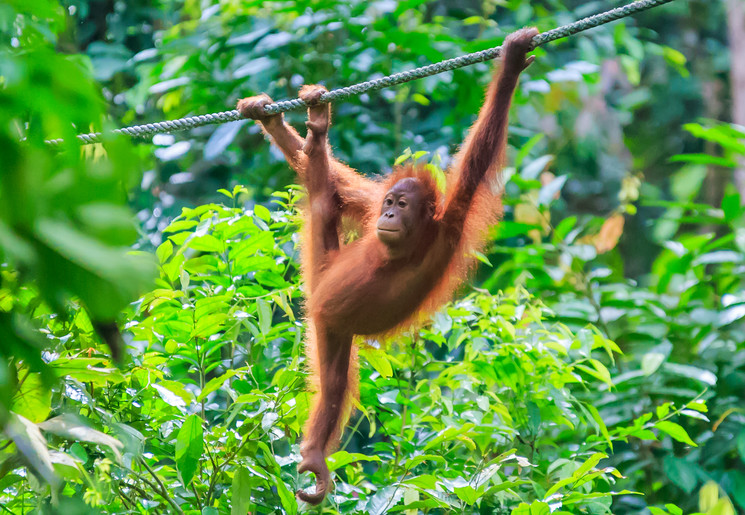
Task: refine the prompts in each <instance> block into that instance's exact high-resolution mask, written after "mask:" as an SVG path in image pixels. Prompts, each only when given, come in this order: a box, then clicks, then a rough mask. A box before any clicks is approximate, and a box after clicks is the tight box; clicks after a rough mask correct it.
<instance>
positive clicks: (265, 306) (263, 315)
mask: <svg viewBox="0 0 745 515" xmlns="http://www.w3.org/2000/svg"><path fill="white" fill-rule="evenodd" d="M256 311H257V312H258V315H259V329H260V330H261V334H263V335H264V336H266V335H267V334H269V331H270V330H271V328H272V308H271V306H270V305H269V303H268V302H267V301H265V300H264V299H256Z"/></svg>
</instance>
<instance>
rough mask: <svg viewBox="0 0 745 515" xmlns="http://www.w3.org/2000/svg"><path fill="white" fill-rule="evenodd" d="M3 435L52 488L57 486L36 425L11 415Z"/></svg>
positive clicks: (42, 439) (44, 445)
mask: <svg viewBox="0 0 745 515" xmlns="http://www.w3.org/2000/svg"><path fill="white" fill-rule="evenodd" d="M5 434H6V435H7V436H8V438H10V439H11V440H12V441H13V442H14V443H15V444H16V448H17V449H18V452H20V453H21V454H22V455H23V456H24V458H25V459H26V460H27V461H28V463H29V464H30V465H31V467H33V468H34V470H35V471H36V472H37V473H38V474H39V475H40V476H41V477H43V478H44V479H45V480H46V481H47V482H48V483H50V484H52V485H53V486H56V485H57V484H59V478H58V477H57V474H55V472H54V467H53V465H52V458H51V456H50V455H49V450H48V449H47V441H46V440H45V439H44V437H43V436H42V434H41V431H39V428H38V427H37V426H36V424H34V423H33V422H31V421H30V420H28V419H27V418H25V417H22V416H21V415H18V414H16V413H11V414H10V417H9V418H8V422H7V425H6V426H5Z"/></svg>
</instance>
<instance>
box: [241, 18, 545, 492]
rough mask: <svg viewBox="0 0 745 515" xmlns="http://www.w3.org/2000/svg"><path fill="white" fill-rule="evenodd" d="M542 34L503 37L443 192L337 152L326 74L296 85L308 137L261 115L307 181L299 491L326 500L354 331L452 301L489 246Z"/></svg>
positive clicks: (409, 168) (409, 321)
mask: <svg viewBox="0 0 745 515" xmlns="http://www.w3.org/2000/svg"><path fill="white" fill-rule="evenodd" d="M536 34H537V31H536V30H535V29H523V30H521V31H518V32H517V33H515V34H513V35H511V36H509V37H508V39H507V41H506V42H505V45H504V49H505V50H504V52H505V55H504V60H503V64H502V67H501V70H500V72H499V73H498V74H497V76H496V77H495V79H494V80H493V81H492V83H491V85H490V87H489V90H488V92H487V94H486V98H485V101H484V105H483V107H482V108H481V112H480V113H479V117H478V119H477V120H476V123H475V124H474V126H473V127H472V128H471V131H470V132H469V134H468V137H467V138H466V141H465V143H464V144H463V148H462V149H461V151H460V152H459V154H458V156H457V157H456V160H455V164H454V166H453V167H452V170H451V171H450V172H449V174H448V176H447V187H446V193H445V194H444V195H443V194H441V193H440V191H439V190H438V188H437V185H436V181H435V179H434V178H433V176H432V175H431V174H430V172H429V171H428V170H427V169H426V167H424V166H417V165H406V166H401V167H397V168H396V169H395V170H394V171H393V173H392V174H391V175H390V176H389V177H387V178H385V179H382V180H378V181H372V180H370V179H366V178H363V177H362V176H360V175H358V174H357V173H356V172H355V171H354V170H353V169H351V168H349V167H348V166H347V165H345V164H343V163H341V162H339V161H337V160H335V159H334V158H333V156H332V155H331V152H330V149H329V147H328V143H327V139H326V134H327V131H328V124H329V116H330V110H329V108H328V106H322V105H318V104H317V100H318V98H320V96H321V94H322V93H323V91H324V90H323V88H321V87H319V86H306V87H304V88H303V89H302V90H301V93H300V95H301V98H303V99H304V100H305V101H306V102H307V103H308V105H310V106H311V107H310V108H309V111H308V123H307V126H308V128H309V131H308V136H307V137H306V140H305V141H303V140H302V139H301V138H300V137H299V136H298V135H297V132H295V131H294V129H292V128H290V127H289V126H287V125H286V124H285V123H284V122H283V121H282V119H281V116H280V117H278V118H272V119H267V118H266V117H264V118H258V117H257V119H259V120H260V121H261V123H262V124H263V126H264V128H265V130H266V131H267V133H268V134H270V135H271V136H272V138H274V140H275V142H276V143H277V144H278V145H279V146H280V148H282V151H283V152H284V154H285V155H286V156H287V157H288V161H289V162H290V164H291V165H292V166H293V167H294V168H295V169H297V170H298V173H299V175H300V176H301V178H302V179H303V181H304V182H305V184H306V186H307V188H308V198H309V204H308V206H307V207H306V214H305V216H304V219H305V227H304V229H303V246H302V261H303V263H302V267H303V275H304V279H305V288H306V297H307V299H308V300H307V303H306V313H307V315H306V316H307V322H308V334H307V339H306V354H307V363H308V366H309V368H310V371H311V373H310V383H311V384H310V386H311V388H313V389H314V390H315V391H316V393H315V395H314V398H313V403H312V407H311V416H310V418H309V420H308V422H307V424H306V427H305V430H304V440H303V445H302V447H301V453H302V455H303V461H302V462H301V463H300V465H299V466H298V471H299V472H304V471H310V472H313V473H314V474H315V475H316V493H314V494H310V493H307V492H303V491H300V492H298V497H299V498H300V499H302V500H305V501H307V502H310V503H314V504H317V503H320V502H321V501H322V500H323V498H324V496H325V494H326V492H327V491H328V489H329V487H330V474H329V471H328V467H327V466H326V463H325V457H326V456H327V455H328V453H329V452H330V451H331V450H332V449H333V448H334V446H335V445H336V444H337V442H338V440H339V435H340V433H341V430H342V428H343V426H344V424H345V423H346V420H347V418H348V417H349V414H350V412H351V409H352V401H353V399H354V398H355V397H356V395H357V390H358V386H357V381H358V374H357V359H356V350H355V348H354V344H353V342H354V337H355V336H356V335H360V336H381V335H382V336H390V335H393V334H395V333H397V332H400V331H402V330H404V329H407V328H410V327H411V326H412V325H416V324H418V323H420V322H421V321H422V320H423V319H424V317H425V316H426V315H428V314H430V313H432V312H433V311H435V310H436V309H438V308H439V307H440V306H441V305H442V304H443V303H445V302H447V301H449V300H450V299H451V297H452V295H453V292H454V291H455V290H456V289H457V288H458V287H459V286H460V285H461V284H462V283H463V281H464V280H465V279H466V278H467V277H468V274H469V272H470V271H471V270H472V269H473V267H474V264H475V259H474V257H473V252H474V251H480V250H482V248H483V245H484V242H485V233H486V230H487V228H488V227H489V226H490V225H491V224H493V223H495V222H497V221H498V220H499V217H500V216H501V214H502V204H501V193H502V191H501V189H502V185H501V184H500V182H499V181H500V174H499V171H500V170H501V167H502V165H503V162H504V155H505V146H506V137H507V117H508V112H509V107H510V102H511V99H512V94H513V92H514V90H515V87H516V86H517V81H518V77H519V75H520V72H521V71H522V70H523V68H524V67H525V65H526V59H525V56H526V53H527V52H528V51H529V50H530V47H531V46H532V38H533V37H534V36H535V35H536ZM267 98H268V97H254V100H251V99H246V100H245V101H242V103H241V109H242V111H243V110H245V111H246V112H247V113H253V112H262V111H261V110H259V109H258V108H257V107H256V106H258V105H259V104H260V103H261V102H266V101H267ZM411 179H413V180H411ZM393 199H397V200H395V201H394V200H393ZM384 200H385V201H386V202H387V203H384ZM381 206H383V208H382V209H381ZM345 217H347V218H350V219H351V220H353V221H354V222H355V223H357V224H359V225H360V226H361V228H362V235H361V237H360V238H358V239H356V240H354V241H351V242H349V239H348V238H346V237H345V236H344V234H343V230H344V227H345V223H344V221H343V220H344V218H345ZM381 224H382V225H381ZM391 224H393V225H391ZM378 231H380V232H378Z"/></svg>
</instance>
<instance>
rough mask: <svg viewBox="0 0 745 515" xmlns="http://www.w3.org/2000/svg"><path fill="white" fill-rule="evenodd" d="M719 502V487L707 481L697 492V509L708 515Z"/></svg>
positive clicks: (713, 482)
mask: <svg viewBox="0 0 745 515" xmlns="http://www.w3.org/2000/svg"><path fill="white" fill-rule="evenodd" d="M718 501H719V485H718V484H717V483H716V482H715V481H707V482H706V484H705V485H704V486H702V487H701V490H700V491H699V492H698V509H699V510H700V511H702V512H704V513H708V512H709V510H711V509H713V508H714V506H716V504H717V502H718Z"/></svg>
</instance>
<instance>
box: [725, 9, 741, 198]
mask: <svg viewBox="0 0 745 515" xmlns="http://www.w3.org/2000/svg"><path fill="white" fill-rule="evenodd" d="M727 29H728V35H729V49H730V56H731V57H730V83H731V85H732V121H733V122H734V123H736V124H738V125H742V126H745V0H727ZM735 186H736V187H737V191H739V192H740V199H742V200H743V201H745V157H743V158H742V159H740V164H739V166H738V167H737V169H736V170H735Z"/></svg>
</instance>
